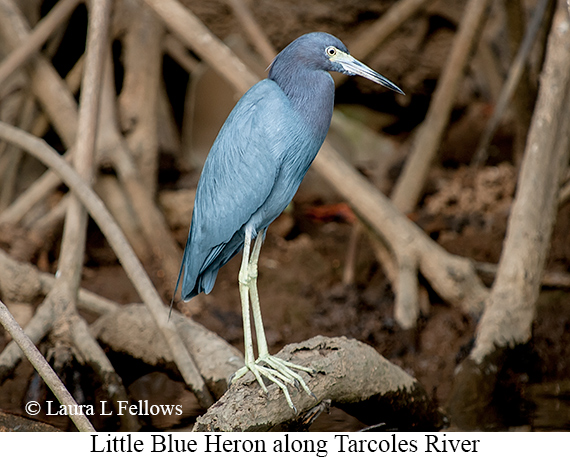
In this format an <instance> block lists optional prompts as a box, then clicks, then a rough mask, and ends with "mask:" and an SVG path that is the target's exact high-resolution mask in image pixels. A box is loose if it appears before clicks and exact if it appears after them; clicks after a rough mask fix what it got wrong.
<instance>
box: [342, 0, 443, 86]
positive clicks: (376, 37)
mask: <svg viewBox="0 0 570 457" xmlns="http://www.w3.org/2000/svg"><path fill="white" fill-rule="evenodd" d="M431 2H433V0H400V1H399V2H396V3H394V4H393V5H392V6H391V7H390V9H389V10H388V11H386V13H385V14H383V15H382V17H380V18H379V19H378V20H377V21H375V22H374V23H373V24H372V25H370V26H369V27H367V28H365V29H364V30H363V31H362V33H359V34H358V35H357V36H356V37H355V38H354V39H353V40H351V41H350V43H348V48H349V49H350V51H351V53H352V54H354V55H355V56H357V58H358V59H360V60H364V59H366V57H368V56H369V55H370V54H371V53H372V51H374V50H375V49H378V48H379V47H380V46H381V45H382V44H383V43H384V42H385V41H386V40H387V39H388V38H389V37H390V36H391V35H392V34H393V33H394V32H395V31H396V30H398V28H399V27H400V26H401V25H402V24H403V23H404V22H406V21H407V20H408V19H410V18H411V17H412V16H413V15H414V14H416V13H417V12H418V11H419V10H420V9H421V8H425V7H426V6H427V5H429V4H430V3H431ZM335 76H336V77H335V82H336V85H337V86H339V85H340V84H342V83H343V82H344V81H346V79H347V78H348V76H347V75H343V74H339V75H338V76H337V75H335Z"/></svg>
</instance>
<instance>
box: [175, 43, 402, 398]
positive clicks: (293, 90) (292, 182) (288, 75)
mask: <svg viewBox="0 0 570 457" xmlns="http://www.w3.org/2000/svg"><path fill="white" fill-rule="evenodd" d="M329 71H337V72H341V73H346V74H350V75H354V74H358V75H361V76H364V77H366V78H368V79H371V80H372V81H375V82H377V83H379V84H382V85H384V86H386V87H388V88H390V89H393V90H395V91H397V92H399V93H402V91H401V90H400V89H399V88H398V87H396V86H395V85H394V84H392V83H391V82H390V81H388V80H387V79H385V78H384V77H382V76H381V75H379V74H378V73H376V72H374V71H373V70H371V69H370V68H368V67H367V66H365V65H364V64H362V63H360V62H359V61H357V60H356V59H354V58H353V57H351V56H350V54H349V53H348V50H347V49H346V46H345V45H344V44H343V43H342V42H341V41H340V40H339V39H337V38H335V37H334V36H332V35H329V34H326V33H310V34H307V35H303V36H301V37H300V38H298V39H296V40H295V41H293V42H292V43H291V44H290V45H289V46H287V47H286V48H285V49H284V50H283V51H281V53H279V55H278V56H277V57H276V58H275V60H274V61H273V63H272V64H271V67H270V70H269V77H268V79H264V80H263V81H261V82H259V83H257V84H256V85H255V86H253V87H252V88H251V89H250V90H249V91H248V92H247V93H246V94H245V95H244V96H243V97H242V98H241V99H240V100H239V102H238V103H237V104H236V106H235V108H234V109H233V111H232V112H231V114H230V115H229V116H228V118H227V120H226V122H225V123H224V125H223V127H222V129H221V130H220V133H219V134H218V137H217V138H216V141H215V142H214V144H213V146H212V149H211V150H210V153H209V155H208V158H207V159H206V163H205V164H204V169H203V170H202V175H201V177H200V181H199V183H198V188H197V191H196V200H195V203H194V212H193V215H192V223H191V228H190V234H189V236H188V242H187V243H186V248H185V250H184V257H183V259H182V267H181V277H182V298H183V299H184V300H190V299H191V298H192V297H194V296H196V295H197V294H199V293H200V292H205V293H209V292H210V291H211V290H212V288H213V286H214V282H215V280H216V276H217V274H218V271H219V269H220V268H221V267H222V266H223V265H224V264H226V263H227V262H228V261H229V260H230V259H231V258H232V257H233V256H234V255H235V254H237V253H238V252H239V251H240V250H242V249H244V258H243V261H242V268H241V270H240V277H239V283H240V294H241V300H242V310H243V318H244V336H245V340H246V341H245V343H246V354H245V356H246V367H244V369H242V370H240V371H238V373H237V374H236V378H237V377H240V376H242V375H243V374H245V373H246V372H247V371H248V370H251V371H252V372H253V373H254V375H255V376H256V378H257V380H258V381H259V383H260V384H261V386H262V387H263V388H264V390H266V389H265V385H264V384H263V381H262V379H261V376H260V375H264V376H266V377H268V378H269V379H270V380H271V381H273V382H275V383H277V384H278V385H279V387H280V388H281V389H282V390H283V392H284V393H285V396H286V398H287V401H288V403H289V405H290V406H291V407H293V404H292V402H291V399H290V397H289V393H288V390H287V388H286V387H285V385H284V384H283V383H288V384H296V383H300V384H301V386H302V387H303V388H304V389H305V390H306V391H307V392H308V393H310V391H309V389H308V387H307V386H306V385H305V383H304V381H303V380H302V378H301V377H300V376H299V375H298V374H297V373H295V372H293V371H292V370H291V368H293V369H297V370H304V371H310V370H308V369H306V368H304V367H299V366H297V365H292V364H290V363H289V362H284V361H282V360H280V359H277V358H276V357H273V356H270V355H269V353H268V352H267V343H266V342H265V335H264V333H263V325H262V322H261V314H260V312H259V300H258V298H257V288H256V284H255V281H256V277H257V257H258V255H259V249H261V243H262V241H263V238H264V236H265V229H266V228H267V227H268V226H269V224H271V222H273V221H274V220H275V219H276V218H277V217H278V216H279V215H280V214H281V213H282V212H283V210H284V209H285V208H286V207H287V205H288V204H289V203H290V202H291V200H292V198H293V196H294V195H295V192H296V191H297V189H298V187H299V185H300V184H301V181H302V180H303V178H304V176H305V174H306V172H307V170H308V168H309V166H310V165H311V162H312V161H313V159H314V158H315V156H316V155H317V152H318V151H319V149H320V147H321V145H322V143H323V141H324V139H325V137H326V135H327V131H328V129H329V126H330V122H331V117H332V112H333V104H334V82H333V79H332V77H331V75H330V74H329V73H328V72H329ZM258 235H259V236H258ZM253 240H256V242H255V246H254V247H253V254H252V255H251V259H250V244H251V242H252V241H253ZM244 246H245V247H244ZM179 279H180V278H179ZM254 289H255V290H254ZM244 295H245V296H244ZM249 295H251V299H252V303H251V306H252V310H253V317H254V323H255V330H256V335H257V341H258V352H259V357H258V359H257V360H254V358H253V345H252V336H251V325H250V322H249V313H250V311H249ZM264 365H265V366H264Z"/></svg>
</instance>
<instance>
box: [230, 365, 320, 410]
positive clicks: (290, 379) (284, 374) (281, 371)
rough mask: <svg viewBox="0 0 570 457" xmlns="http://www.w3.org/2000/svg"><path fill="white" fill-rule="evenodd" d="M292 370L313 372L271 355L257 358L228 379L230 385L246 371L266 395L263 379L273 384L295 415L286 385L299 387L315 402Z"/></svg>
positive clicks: (302, 381) (309, 391)
mask: <svg viewBox="0 0 570 457" xmlns="http://www.w3.org/2000/svg"><path fill="white" fill-rule="evenodd" d="M293 370H300V371H306V372H309V373H311V372H313V370H311V369H308V368H305V367H303V366H300V365H296V364H294V363H291V362H286V361H284V360H282V359H280V358H278V357H275V356H272V355H266V356H263V357H260V358H258V359H257V360H256V361H255V363H251V364H248V365H246V366H244V367H242V368H240V369H239V370H238V371H236V372H235V373H234V374H233V375H232V377H231V378H230V384H231V383H233V382H235V381H236V380H237V379H239V378H241V377H242V376H244V375H245V374H246V373H247V372H248V371H251V372H252V373H253V375H254V376H255V379H256V380H257V382H258V383H259V385H260V386H261V388H262V389H263V391H264V392H265V393H267V387H266V386H265V383H264V381H263V377H265V378H267V380H269V381H271V382H273V383H274V384H276V385H277V386H278V387H279V388H280V389H281V391H282V392H283V395H284V396H285V399H286V400H287V404H288V405H289V407H290V408H291V409H293V410H294V411H295V413H297V408H295V405H294V404H293V401H292V400H291V395H290V393H289V389H288V388H287V384H290V385H293V386H295V387H297V388H299V386H301V387H302V388H303V390H304V391H305V392H306V393H307V394H308V395H310V396H312V397H313V398H314V399H315V400H316V397H315V395H314V394H313V393H312V392H311V390H310V389H309V387H308V386H307V384H306V383H305V381H304V380H303V378H302V377H301V376H300V375H299V374H298V373H295V372H294V371H293Z"/></svg>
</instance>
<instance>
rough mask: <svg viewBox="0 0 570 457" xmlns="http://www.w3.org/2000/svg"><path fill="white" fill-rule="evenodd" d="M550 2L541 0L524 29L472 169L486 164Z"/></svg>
mask: <svg viewBox="0 0 570 457" xmlns="http://www.w3.org/2000/svg"><path fill="white" fill-rule="evenodd" d="M549 2H550V0H542V1H541V2H540V3H539V4H538V5H537V6H536V9H535V11H534V12H533V14H532V15H531V18H532V19H531V21H530V24H529V25H528V28H527V29H526V33H525V36H524V38H523V42H522V43H521V45H520V47H519V50H518V52H517V55H516V57H515V60H514V61H513V64H512V65H511V69H510V70H509V75H508V77H507V80H506V81H505V84H504V85H503V89H502V90H501V94H500V95H499V99H498V100H497V104H496V105H495V110H494V111H493V115H492V116H491V119H489V122H488V123H487V127H486V128H485V131H484V132H483V135H482V136H481V140H480V141H479V146H478V147H477V152H476V153H475V154H474V156H473V159H472V160H471V166H472V167H478V166H479V165H482V164H483V163H485V162H486V160H487V157H488V155H489V152H488V149H489V144H490V143H491V140H492V139H493V135H494V134H495V132H496V131H497V127H498V126H499V122H500V121H501V118H502V117H503V114H504V112H505V110H506V109H507V106H508V104H509V102H510V100H511V98H512V96H513V94H514V93H515V90H516V89H517V87H518V85H519V82H520V80H521V77H522V75H523V71H524V64H525V62H526V60H527V58H528V55H529V53H530V51H531V49H532V45H533V44H534V41H535V39H536V35H537V33H538V31H539V30H540V24H541V23H542V18H543V17H544V13H545V12H546V7H547V6H548V3H549Z"/></svg>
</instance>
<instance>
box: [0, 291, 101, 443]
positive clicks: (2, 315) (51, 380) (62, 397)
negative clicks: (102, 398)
mask: <svg viewBox="0 0 570 457" xmlns="http://www.w3.org/2000/svg"><path fill="white" fill-rule="evenodd" d="M0 322H1V323H2V326H3V327H4V328H5V329H6V331H7V332H8V333H9V334H10V335H11V336H12V338H13V339H14V341H15V342H16V343H17V344H18V346H20V349H21V350H22V352H23V353H24V354H25V355H26V357H27V358H28V360H29V361H30V363H31V364H32V365H33V366H34V368H35V369H36V371H37V372H38V373H39V375H40V376H41V377H42V379H43V380H44V381H45V383H46V384H47V386H48V387H49V388H50V390H51V391H52V392H53V394H54V395H55V397H56V398H57V399H58V401H59V402H60V403H61V404H62V405H65V406H67V407H68V408H67V409H68V411H72V412H73V413H74V414H70V415H69V418H70V419H71V420H72V421H73V423H74V424H75V426H76V427H77V429H78V430H79V431H81V432H95V431H96V430H95V429H94V428H93V425H91V422H89V419H87V417H85V415H84V414H83V413H82V412H81V410H80V409H79V408H78V406H77V403H76V402H75V400H74V399H73V397H72V396H71V394H70V393H69V392H68V390H67V389H66V388H65V386H64V385H63V383H62V382H61V380H60V379H59V378H58V377H57V374H55V371H53V369H52V367H51V366H50V365H49V363H47V361H46V359H44V357H43V355H42V354H41V353H40V351H38V348H36V346H35V345H34V343H32V341H31V340H30V339H29V338H28V337H27V335H26V334H25V333H24V331H23V330H22V327H20V325H19V324H18V323H17V322H16V320H15V319H14V318H13V317H12V314H10V311H8V308H7V307H6V305H5V304H4V303H2V301H0ZM76 412H77V413H78V414H75V413H76Z"/></svg>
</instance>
